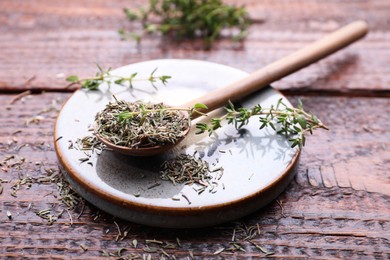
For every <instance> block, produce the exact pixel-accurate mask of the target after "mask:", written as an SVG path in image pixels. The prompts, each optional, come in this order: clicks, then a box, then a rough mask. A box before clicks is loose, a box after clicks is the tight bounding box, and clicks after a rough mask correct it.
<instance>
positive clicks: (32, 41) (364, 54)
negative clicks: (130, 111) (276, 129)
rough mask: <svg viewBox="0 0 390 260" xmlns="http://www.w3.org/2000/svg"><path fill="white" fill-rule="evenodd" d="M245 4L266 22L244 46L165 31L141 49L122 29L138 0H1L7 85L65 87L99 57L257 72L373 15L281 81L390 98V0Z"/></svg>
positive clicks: (304, 88) (292, 89)
mask: <svg viewBox="0 0 390 260" xmlns="http://www.w3.org/2000/svg"><path fill="white" fill-rule="evenodd" d="M144 2H146V1H144ZM240 3H244V4H247V5H248V9H249V10H250V12H251V14H252V16H254V17H255V18H256V19H264V23H256V24H254V25H253V26H252V27H251V29H250V34H249V37H248V39H247V40H246V41H245V42H244V44H243V45H240V44H238V45H237V44H233V43H231V42H230V41H228V40H222V41H220V42H218V43H216V44H215V46H214V48H213V49H212V51H204V50H203V49H202V47H201V46H202V45H201V44H200V43H199V42H191V43H190V42H185V43H173V42H169V43H168V42H166V41H164V40H161V38H160V37H158V36H150V37H146V38H145V39H144V40H143V41H142V44H141V45H140V46H139V47H137V45H136V43H134V42H131V41H120V40H119V36H118V34H117V32H116V31H117V29H119V28H121V27H124V26H125V27H127V28H129V29H130V26H129V23H128V22H127V21H126V20H125V18H124V16H123V14H122V11H121V8H122V7H124V6H129V7H130V6H135V5H137V4H136V3H130V2H126V1H110V2H107V1H86V2H85V4H83V6H80V5H79V4H78V1H75V0H70V1H67V2H61V1H38V2H37V3H35V2H34V4H32V3H29V2H25V1H9V0H6V1H1V3H0V10H3V11H2V14H3V16H2V17H3V19H0V32H2V33H3V36H2V37H1V39H0V50H2V51H0V60H2V62H1V63H0V91H3V92H20V91H23V90H25V89H27V88H32V89H36V90H38V91H40V90H53V89H57V90H58V89H62V90H64V89H65V86H66V82H65V81H64V77H65V76H66V75H71V74H75V73H77V74H79V75H81V76H90V75H92V74H94V73H95V72H96V68H95V65H94V63H95V62H96V63H99V64H101V65H102V66H103V67H113V68H116V67H119V66H122V65H126V64H130V63H134V62H139V61H144V60H149V59H159V58H179V59H181V58H190V59H200V60H208V61H213V62H218V63H222V64H226V65H230V66H233V67H236V68H240V69H243V70H245V71H248V72H251V71H254V70H255V69H257V68H260V67H262V66H265V65H266V64H269V63H271V62H272V61H275V60H277V59H278V58H281V57H283V56H285V55H288V54H289V53H291V52H293V51H294V50H297V49H299V48H301V47H303V46H305V45H307V44H308V43H310V42H312V41H314V40H316V39H318V38H320V37H321V36H323V35H325V34H326V33H328V32H330V31H332V30H334V29H336V28H338V27H339V26H342V25H344V24H346V23H348V22H350V21H352V20H354V19H366V20H367V21H368V22H369V24H370V27H371V33H370V35H369V36H368V37H367V38H366V39H365V40H363V41H361V42H359V43H358V44H356V45H353V46H351V47H350V48H348V49H346V50H343V51H342V52H340V53H338V54H336V55H334V56H332V57H330V58H328V59H326V60H323V61H321V62H319V63H316V64H314V65H312V66H310V67H309V68H306V69H305V70H302V71H301V72H298V73H296V74H294V75H292V76H290V77H287V78H285V79H283V80H281V81H279V82H277V83H275V85H274V86H275V87H276V88H278V89H281V90H283V91H284V92H285V93H305V94H310V93H313V92H314V93H317V92H318V91H321V92H323V93H326V92H327V93H329V94H333V95H340V94H342V95H361V96H390V90H389V86H390V84H389V83H390V76H389V75H390V73H389V67H388V66H387V65H388V64H389V62H390V60H389V59H390V58H389V57H390V47H389V45H388V44H387V43H388V41H389V39H390V32H389V28H388V26H387V24H386V23H385V22H384V21H386V19H387V14H388V13H389V12H390V5H389V4H388V2H386V1H385V0H377V1H370V3H369V4H368V3H366V2H364V1H358V2H356V1H343V2H342V3H340V2H339V1H319V0H318V1H309V0H306V1H297V0H287V1H277V2H276V1H249V0H248V1H240ZM370 13H375V16H373V15H370ZM286 14H288V15H286ZM319 14H321V15H319ZM318 17H321V19H320V18H318ZM33 77H34V79H33V80H32V81H30V82H28V84H25V83H26V81H28V80H29V79H31V78H33Z"/></svg>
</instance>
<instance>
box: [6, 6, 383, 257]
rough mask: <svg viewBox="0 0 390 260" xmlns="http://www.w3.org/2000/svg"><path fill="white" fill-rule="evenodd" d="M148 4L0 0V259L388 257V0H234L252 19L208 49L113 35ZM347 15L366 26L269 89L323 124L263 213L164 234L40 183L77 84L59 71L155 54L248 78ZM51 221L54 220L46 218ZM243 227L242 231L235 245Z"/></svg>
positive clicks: (49, 170) (53, 162) (49, 169)
mask: <svg viewBox="0 0 390 260" xmlns="http://www.w3.org/2000/svg"><path fill="white" fill-rule="evenodd" d="M135 2H139V3H135ZM146 2H147V1H121V0H116V1H114V0H112V1H103V0H93V1H92V0H91V1H76V0H68V1H57V0H55V1H53V0H50V1H49V0H41V1H23V0H2V1H0V32H1V37H0V61H1V62H0V104H1V106H0V125H1V128H0V164H1V165H0V179H1V182H2V183H1V187H2V188H0V190H1V192H0V193H1V195H0V220H1V225H0V258H2V259H4V258H7V257H11V258H12V257H15V258H22V257H26V258H28V259H31V258H71V257H72V258H75V259H91V258H99V257H102V258H106V257H107V256H109V257H112V258H119V256H120V255H122V256H126V257H129V258H130V257H141V258H142V257H144V258H146V259H149V257H150V258H159V257H165V258H167V259H168V258H169V257H171V258H173V256H175V257H176V258H177V259H185V258H192V257H195V258H217V259H218V258H227V259H232V258H239V259H242V258H251V257H253V258H260V257H266V254H267V252H268V253H273V254H270V255H268V257H275V258H310V259H311V258H321V259H330V258H346V259H352V258H354V259H356V258H361V259H370V258H378V259H388V258H389V257H390V243H389V239H390V200H389V195H390V181H389V178H390V174H389V172H390V131H389V129H390V117H389V114H390V99H389V97H390V66H389V65H390V16H389V14H390V2H389V1H388V0H373V1H337V0H331V1H321V0H283V1H271V0H265V1H255V0H242V1H235V2H239V3H240V4H245V5H246V6H247V8H248V9H249V11H250V13H251V16H252V17H253V18H254V19H255V20H257V21H258V22H257V23H255V24H253V25H252V26H251V28H250V34H249V36H248V38H247V39H246V40H245V41H244V42H243V43H242V44H234V43H231V42H230V41H229V40H221V41H218V42H217V43H216V44H215V45H214V46H213V48H212V49H211V50H210V51H207V50H203V49H202V47H201V45H200V44H199V42H184V43H167V42H166V41H164V40H162V39H161V38H160V37H159V36H148V37H145V38H144V39H143V40H142V43H141V45H140V46H137V45H136V43H135V42H132V41H121V40H120V37H119V36H118V34H117V30H118V29H119V28H122V27H125V28H130V25H129V22H128V21H126V19H125V17H124V15H123V13H122V8H123V7H136V6H139V5H142V3H145V4H146ZM231 2H232V1H231ZM357 19H364V20H366V21H367V22H368V23H369V25H370V33H369V35H368V37H366V38H365V39H364V40H362V41H360V42H359V43H357V44H354V45H353V46H351V47H349V48H348V49H345V50H342V51H340V52H338V53H337V54H335V55H333V56H331V57H329V58H327V59H325V60H323V61H320V62H318V63H316V64H314V65H312V66H310V67H308V68H306V69H304V70H302V71H300V72H298V73H295V74H294V75H292V76H289V77H286V78H285V79H283V80H281V81H278V82H276V83H275V84H274V85H273V86H274V87H275V88H276V89H278V90H280V91H282V92H283V93H284V94H285V95H287V97H288V98H289V99H290V100H291V101H292V102H293V103H294V104H297V100H298V99H299V98H300V99H302V101H303V103H304V104H305V106H306V109H307V110H310V111H312V112H313V113H314V114H316V115H318V117H319V118H322V119H323V121H325V122H326V124H327V125H328V126H329V127H330V129H331V130H330V131H318V132H316V133H315V134H314V136H310V137H309V139H308V141H307V145H306V146H305V147H304V149H303V152H302V155H301V160H300V162H299V166H298V169H297V174H296V178H295V179H294V180H293V181H292V182H291V184H290V185H289V186H288V188H287V189H286V191H285V192H283V193H282V194H281V195H280V196H279V197H278V198H277V200H275V201H274V202H272V203H271V204H269V205H268V206H267V207H265V208H264V209H261V210H259V211H257V212H255V213H253V214H251V215H250V216H248V217H245V218H243V219H239V220H237V222H234V223H226V224H223V225H220V226H217V227H212V228H205V229H196V230H173V231H172V230H168V229H158V228H151V227H145V226H141V225H137V224H133V223H128V222H125V221H122V220H120V219H115V218H113V217H112V216H109V215H107V214H104V213H103V212H99V211H98V210H97V209H96V208H94V207H93V206H91V205H90V204H88V203H80V204H79V205H78V206H77V207H75V208H74V209H68V208H67V206H66V205H64V204H63V203H62V201H61V200H60V197H61V196H60V193H59V191H58V189H57V186H59V185H61V183H60V184H56V183H55V182H53V181H50V180H49V179H48V178H44V177H45V176H46V177H47V176H48V175H51V176H53V175H55V174H58V162H57V158H56V154H55V152H54V150H53V126H54V122H55V117H56V114H57V112H58V109H59V108H60V107H61V104H62V103H63V102H64V101H65V100H66V99H67V98H68V97H69V96H70V95H71V92H72V91H73V90H74V89H69V88H66V87H65V86H66V82H65V80H64V77H65V76H66V75H71V74H75V73H77V74H79V75H81V76H89V75H91V74H93V73H95V72H96V68H95V65H94V63H95V62H96V63H99V64H100V65H101V66H103V67H113V68H115V67H119V66H122V65H125V64H130V63H134V62H138V61H144V60H150V59H160V58H178V59H180V58H191V59H200V60H208V61H213V62H218V63H222V64H226V65H230V66H233V67H237V68H240V69H243V70H245V71H248V72H250V71H254V70H255V69H257V68H260V67H262V66H264V65H266V64H268V63H270V62H272V61H274V60H276V59H278V58H280V57H283V56H285V55H287V54H289V53H291V52H292V51H294V50H296V49H299V48H300V47H303V46H305V45H306V44H308V43H310V42H312V41H314V40H315V39H318V38H320V37H321V36H323V35H325V34H326V33H328V32H330V31H333V30H335V29H337V28H338V27H340V26H342V25H345V24H347V23H349V22H351V21H354V20H357ZM259 21H263V22H259ZM45 209H49V211H50V213H47V212H45V211H42V210H45ZM39 211H41V212H40V215H41V217H40V216H38V215H37V213H38V212H39ZM61 212H62V214H60V213H61ZM49 215H52V216H53V217H57V218H58V219H57V220H56V221H55V222H53V223H52V224H50V217H49ZM42 217H46V218H47V219H44V218H42ZM51 220H53V219H51ZM118 229H119V230H118ZM248 232H249V233H250V232H252V235H253V237H252V238H251V239H246V240H245V237H246V236H247V235H248V234H247V233H248ZM232 240H234V241H235V243H232ZM159 241H160V242H159ZM232 247H233V248H234V250H230V251H229V250H228V249H229V248H232ZM222 249H224V250H223V251H221V250H222Z"/></svg>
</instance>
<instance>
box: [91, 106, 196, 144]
mask: <svg viewBox="0 0 390 260" xmlns="http://www.w3.org/2000/svg"><path fill="white" fill-rule="evenodd" d="M95 123H96V133H97V134H99V135H101V136H102V137H103V138H105V139H106V140H108V141H110V142H111V143H113V144H115V145H120V146H125V147H131V148H140V147H152V146H159V145H166V144H173V143H176V142H177V141H178V140H179V139H181V138H182V137H184V133H183V131H184V130H186V129H188V127H189V117H188V116H186V115H185V114H183V113H182V112H181V111H178V110H176V109H169V108H168V107H166V106H164V105H163V104H149V103H143V102H140V101H139V102H132V103H131V102H126V101H123V100H116V101H115V102H110V103H109V104H107V105H106V107H105V108H104V109H103V110H102V111H101V112H99V113H98V114H97V115H96V117H95Z"/></svg>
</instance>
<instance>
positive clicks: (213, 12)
mask: <svg viewBox="0 0 390 260" xmlns="http://www.w3.org/2000/svg"><path fill="white" fill-rule="evenodd" d="M124 12H125V14H126V16H127V18H128V19H129V20H130V21H140V22H141V23H142V26H143V29H144V31H143V32H141V34H135V33H126V32H125V31H124V30H123V29H121V30H119V34H120V35H121V36H122V38H127V36H129V37H131V38H133V39H135V40H137V41H140V40H141V37H142V34H144V33H156V32H159V33H161V34H163V35H168V36H171V37H174V38H178V39H184V38H186V39H188V38H189V39H191V38H202V39H204V40H205V43H206V45H207V46H211V44H212V43H213V42H214V41H215V40H216V39H217V38H218V37H220V35H221V32H222V30H224V29H234V30H233V33H232V34H233V36H232V39H233V40H235V41H238V40H242V39H243V38H244V37H245V36H246V34H247V29H248V27H249V26H250V19H249V15H248V12H247V11H246V9H245V8H244V7H236V6H231V5H227V4H224V3H223V2H222V1H221V0H207V1H205V0H150V1H149V6H148V7H146V8H140V9H139V10H136V11H134V10H131V9H128V8H125V9H124ZM156 17H157V19H158V22H156V21H155V20H153V19H155V18H156Z"/></svg>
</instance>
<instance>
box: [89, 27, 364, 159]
mask: <svg viewBox="0 0 390 260" xmlns="http://www.w3.org/2000/svg"><path fill="white" fill-rule="evenodd" d="M367 32H368V26H367V23H366V22H364V21H355V22H352V23H350V24H349V25H347V26H345V27H342V28H341V29H338V30H337V31H335V32H333V33H331V34H329V35H327V36H325V37H324V38H322V39H320V40H318V41H316V42H314V43H312V44H311V45H309V46H306V47H304V48H303V49H301V50H298V51H296V52H294V53H292V54H290V55H289V56H287V57H284V58H282V59H280V60H278V61H276V62H274V63H271V64H270V65H268V66H266V67H264V68H261V69H259V70H257V71H255V72H253V73H252V74H250V75H249V76H247V77H245V78H243V79H241V80H239V81H236V82H234V83H232V84H230V85H228V86H225V87H222V88H219V89H216V90H214V91H212V92H210V93H208V94H206V95H204V96H202V97H200V98H197V99H195V100H192V101H190V102H188V103H186V104H183V105H182V106H181V107H183V108H189V107H193V106H194V105H195V104H197V103H202V104H205V105H206V106H207V107H208V109H207V110H204V111H202V112H209V111H212V110H214V109H217V108H219V107H222V106H224V105H226V104H227V102H228V101H229V100H230V101H232V102H234V101H237V100H240V99H242V98H244V97H245V96H248V95H250V94H252V93H254V92H255V91H258V90H260V89H261V88H263V87H265V86H268V85H269V84H271V83H272V82H274V81H276V80H279V79H281V78H283V77H285V76H287V75H290V74H291V73H293V72H295V71H298V70H300V69H302V68H304V67H306V66H308V65H310V64H312V63H314V62H316V61H318V60H320V59H322V58H324V57H326V56H328V55H330V54H332V53H334V52H336V51H338V50H340V49H342V48H344V47H346V46H348V45H349V44H351V43H353V42H355V41H357V40H358V39H360V38H362V37H363V36H365V35H366V34H367ZM197 116H199V114H197V113H194V115H193V118H195V117H197ZM189 130H190V127H188V128H187V129H186V130H185V131H184V133H183V138H182V139H180V140H179V141H178V142H176V143H173V144H169V145H163V146H154V147H146V148H142V147H141V148H130V147H125V146H118V145H115V144H113V143H111V142H109V141H107V140H106V139H104V138H103V137H102V136H101V135H99V134H96V137H97V138H98V139H99V140H100V141H102V142H103V143H104V144H106V145H107V147H109V148H111V149H112V150H114V151H117V152H120V153H123V154H127V155H133V156H150V155H155V154H159V153H163V152H165V151H168V150H170V149H172V148H173V147H175V146H176V145H177V144H178V143H179V142H180V141H181V140H183V139H184V137H185V136H186V135H187V134H188V132H189Z"/></svg>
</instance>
